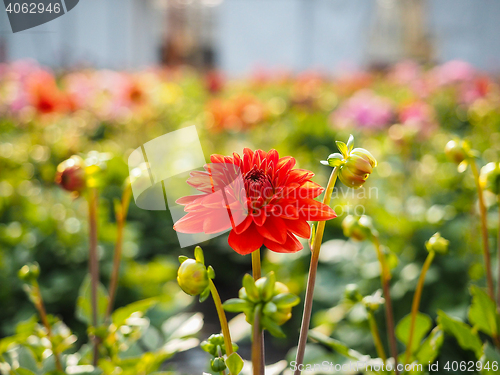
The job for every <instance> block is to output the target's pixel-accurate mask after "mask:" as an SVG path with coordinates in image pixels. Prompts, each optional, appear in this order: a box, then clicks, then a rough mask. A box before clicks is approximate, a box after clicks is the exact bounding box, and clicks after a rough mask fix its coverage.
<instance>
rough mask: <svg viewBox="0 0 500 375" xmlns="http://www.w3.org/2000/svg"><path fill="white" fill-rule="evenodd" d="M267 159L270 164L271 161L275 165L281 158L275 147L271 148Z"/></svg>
mask: <svg viewBox="0 0 500 375" xmlns="http://www.w3.org/2000/svg"><path fill="white" fill-rule="evenodd" d="M266 159H267V160H268V166H270V163H273V166H276V165H277V164H278V160H279V155H278V151H276V150H275V149H274V148H273V149H272V150H269V152H268V153H267V157H266Z"/></svg>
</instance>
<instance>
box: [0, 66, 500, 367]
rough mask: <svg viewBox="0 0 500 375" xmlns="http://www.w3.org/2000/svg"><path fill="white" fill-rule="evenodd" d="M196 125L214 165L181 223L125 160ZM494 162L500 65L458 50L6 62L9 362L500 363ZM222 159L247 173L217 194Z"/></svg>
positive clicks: (499, 181) (2, 242)
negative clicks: (318, 58) (185, 241)
mask: <svg viewBox="0 0 500 375" xmlns="http://www.w3.org/2000/svg"><path fill="white" fill-rule="evenodd" d="M191 125H195V126H196V130H197V132H198V135H199V138H200V141H201V146H202V149H203V152H204V155H205V158H206V161H207V163H209V164H208V166H209V167H206V168H205V170H203V171H198V172H194V173H192V175H191V177H190V178H189V179H188V180H187V184H189V185H190V186H191V187H194V188H195V189H197V191H198V193H199V194H200V195H196V196H189V195H187V196H186V197H184V198H182V201H178V203H179V204H181V205H182V206H183V207H184V210H185V212H186V213H187V215H186V216H185V217H184V218H183V219H181V220H179V221H178V222H176V223H174V221H173V220H172V217H171V215H170V213H169V212H168V211H165V210H163V211H162V210H158V211H148V210H143V209H141V208H139V207H138V206H137V205H136V203H135V200H134V198H133V194H132V193H131V190H130V178H131V177H130V176H129V167H128V164H127V162H128V159H129V156H130V155H131V153H132V152H133V151H134V150H135V149H137V148H138V147H140V146H141V145H143V144H145V143H147V142H148V141H150V140H152V139H155V138H157V137H159V136H162V135H164V134H166V133H169V132H173V131H175V130H179V129H182V128H185V127H187V126H191ZM351 135H352V136H351ZM336 141H337V142H336ZM499 161H500V82H499V81H498V80H497V79H496V77H491V76H488V75H486V74H483V73H481V72H479V71H476V70H475V69H474V68H473V67H472V66H470V65H468V64H467V63H465V62H461V61H451V62H448V63H445V64H443V65H439V66H435V67H422V66H420V65H417V64H415V63H412V62H402V63H399V64H397V65H395V66H393V67H391V68H390V69H388V70H387V71H376V72H368V71H351V72H345V73H344V74H340V75H336V76H331V75H328V74H323V73H321V72H304V73H299V74H297V73H290V72H286V71H271V70H269V71H265V70H259V71H256V72H255V73H253V74H252V75H250V76H249V77H246V78H236V79H235V78H228V77H225V76H224V75H223V74H221V73H219V72H216V71H211V72H206V73H203V74H202V73H199V72H195V71H193V70H190V69H188V68H182V69H181V68H179V69H166V68H155V69H153V68H152V69H148V70H143V71H139V72H117V71H109V70H91V69H79V70H74V71H65V72H54V71H51V70H50V69H48V68H46V67H43V66H40V65H38V64H36V63H34V62H31V61H18V62H14V63H11V64H5V65H0V285H1V288H0V306H1V308H0V373H2V374H9V375H25V374H28V375H30V374H36V375H38V374H40V375H45V374H52V375H60V374H106V375H112V374H124V375H128V374H130V375H135V374H201V373H202V372H203V371H204V372H206V373H211V374H219V373H225V374H233V375H236V374H238V373H240V371H241V373H248V374H251V373H253V374H255V375H256V374H263V367H264V365H266V366H269V368H268V369H267V370H266V374H281V373H283V374H292V373H294V371H295V370H297V369H294V368H293V366H292V365H290V363H291V362H292V363H295V366H296V367H297V368H298V367H299V366H298V365H299V364H300V365H301V366H303V367H301V368H300V370H307V369H309V370H311V371H312V370H313V369H314V364H322V363H323V362H324V361H327V362H328V363H333V364H340V365H342V364H344V363H349V361H351V362H356V361H362V362H366V363H369V364H371V365H372V367H371V368H370V369H368V368H364V369H361V370H359V371H358V372H357V371H353V372H349V371H347V372H345V373H353V374H354V373H363V374H375V373H377V374H382V373H383V374H389V373H396V374H427V373H431V372H432V373H439V374H445V373H470V372H468V371H471V370H467V368H468V367H469V366H470V365H471V364H472V366H473V367H472V369H473V370H474V371H476V373H488V374H489V373H499V371H498V365H499V364H498V362H500V349H499V348H500V341H499V337H500V324H499V322H500V315H499V313H498V311H500V309H499V308H498V306H500V282H499V279H500V277H499V270H500V269H499V268H498V266H497V263H498V259H499V258H498V255H497V252H498V251H500V244H499V241H498V235H499V233H500V231H499V227H500V219H499V209H498V204H499V202H500V200H499V193H500V166H499V164H498V163H499ZM210 166H211V167H210ZM228 166H230V169H231V170H232V168H236V169H238V170H239V172H241V174H242V176H243V182H242V185H241V186H238V188H236V189H234V191H231V192H230V194H228V196H229V198H227V197H226V195H224V200H221V199H220V200H219V201H217V202H216V201H214V200H213V199H212V196H211V193H213V192H214V178H213V176H215V175H216V174H217V173H216V172H220V173H221V174H224V176H225V177H224V178H226V179H227V178H228V177H227V176H228V174H227V173H229V172H227V170H226V169H227V168H228ZM216 167H220V168H221V170H220V171H217V168H216ZM214 168H215V170H214ZM226 179H222V180H223V181H222V182H221V183H222V185H224V186H226V185H228V184H229V183H230V182H231V181H232V180H233V179H230V181H228V180H226ZM216 185H217V180H216V182H215V186H216ZM325 191H326V193H325ZM233 193H234V194H233ZM294 194H298V197H297V195H294ZM243 196H244V197H243ZM200 197H201V198H200ZM227 199H229V200H230V202H229V203H228V201H227ZM231 199H233V200H234V201H231ZM129 201H130V203H129ZM232 202H239V203H241V202H243V203H241V205H242V206H241V207H240V208H241V210H240V211H241V212H244V213H245V215H246V216H245V215H243V216H244V217H243V218H242V219H241V220H240V221H238V223H237V224H235V223H234V222H231V223H230V224H227V223H226V224H227V225H222V224H221V223H220V222H218V221H217V220H216V218H217V217H218V216H219V215H224V214H226V211H227V210H229V208H228V207H229V206H231V203H232ZM285 206H286V207H294V209H295V208H296V209H297V212H295V211H293V212H292V213H286V210H285V209H283V210H281V213H280V214H276V212H277V209H278V208H279V207H281V208H283V207H285ZM231 207H232V206H231ZM234 212H235V211H233V214H234ZM283 212H285V213H283ZM235 218H236V216H235ZM174 224H175V225H174ZM222 230H225V231H227V232H226V233H224V234H222V235H219V236H216V237H214V238H212V239H211V240H209V241H205V242H202V243H199V246H200V247H201V248H202V249H203V250H201V248H196V250H195V246H190V247H186V248H181V247H180V245H179V240H178V237H177V233H176V231H177V232H180V233H199V232H205V233H212V234H213V233H216V232H220V231H222ZM497 249H498V250H497ZM499 254H500V253H499ZM179 257H180V258H179ZM178 258H179V260H180V261H181V263H179V260H178ZM260 276H262V277H260ZM242 286H243V287H242ZM240 288H241V289H240ZM306 289H307V292H306ZM313 291H314V295H313V294H312V292H313ZM198 295H199V297H198ZM210 296H211V297H210ZM237 297H238V298H237ZM217 298H219V300H218V301H217ZM212 299H213V301H214V302H215V306H214V303H213V302H212ZM200 300H201V301H203V302H199V301H200ZM308 316H309V318H310V322H309V320H308V318H307V317H308ZM225 320H227V321H229V323H227V322H225ZM301 327H302V328H301ZM308 328H310V330H308ZM221 332H222V334H220V333H221ZM229 332H230V335H231V337H232V342H231V338H230V337H228V336H229ZM299 332H300V333H299ZM211 335H212V336H211ZM262 336H264V339H262ZM262 342H265V345H261V343H262ZM306 342H307V346H305V343H306ZM236 344H237V345H236ZM297 346H298V350H297ZM297 352H299V354H298V355H296V353H297ZM300 353H302V354H300ZM264 354H265V357H264ZM301 355H302V356H303V358H302V359H301V358H300V357H301ZM241 359H243V360H244V361H241ZM263 359H264V360H263ZM293 361H295V362H293ZM433 363H439V367H435V368H432V367H431V368H430V367H429V366H430V365H431V364H433ZM307 364H309V365H310V367H309V368H308V367H306V365H307ZM398 364H399V365H401V366H402V368H401V369H399V368H398ZM409 364H415V365H417V367H416V369H412V370H411V371H409V370H408V369H407V368H405V366H404V365H409ZM447 364H448V366H449V368H448V369H447V368H446V367H445V366H446V365H447ZM461 364H467V366H466V368H465V369H464V367H463V366H462V367H460V366H461ZM382 365H384V366H386V370H382V369H381V368H380V367H374V366H382ZM418 365H421V368H419V367H418ZM241 366H243V367H242V368H241ZM387 366H388V367H387ZM391 366H392V367H391ZM453 366H458V367H456V368H455V367H453ZM387 368H389V369H387ZM297 371H298V372H297ZM297 371H295V373H296V374H297V373H300V371H299V370H297ZM321 371H323V372H321ZM304 373H313V372H304ZM316 373H318V374H319V373H329V372H328V371H326V370H325V369H322V370H320V369H319V368H316ZM330 373H331V372H330ZM338 373H341V372H338Z"/></svg>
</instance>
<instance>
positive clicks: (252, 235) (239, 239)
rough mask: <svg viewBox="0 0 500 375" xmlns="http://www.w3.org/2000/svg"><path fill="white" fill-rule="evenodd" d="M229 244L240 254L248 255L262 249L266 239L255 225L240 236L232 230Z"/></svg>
mask: <svg viewBox="0 0 500 375" xmlns="http://www.w3.org/2000/svg"><path fill="white" fill-rule="evenodd" d="M228 243H229V246H231V248H232V249H233V250H234V251H236V252H237V253H238V254H241V255H247V254H250V253H252V252H254V251H255V250H257V249H260V247H261V246H262V244H263V243H264V237H262V236H261V235H260V233H259V232H258V231H257V229H256V227H255V224H252V225H250V226H249V227H248V228H247V230H245V231H244V232H242V233H240V234H237V233H236V232H235V231H234V230H232V231H231V232H230V233H229V238H228Z"/></svg>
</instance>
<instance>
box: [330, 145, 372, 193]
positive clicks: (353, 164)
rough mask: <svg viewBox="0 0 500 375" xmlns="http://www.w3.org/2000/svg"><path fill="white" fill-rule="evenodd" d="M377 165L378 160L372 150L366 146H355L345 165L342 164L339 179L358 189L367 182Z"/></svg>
mask: <svg viewBox="0 0 500 375" xmlns="http://www.w3.org/2000/svg"><path fill="white" fill-rule="evenodd" d="M376 166H377V161H376V160H375V158H374V157H373V155H372V154H370V152H368V151H367V150H365V149H364V148H355V149H354V150H352V151H351V152H350V154H349V156H348V157H347V160H346V161H345V163H344V165H342V166H340V171H339V179H340V181H342V183H343V184H344V185H346V186H348V187H351V188H354V189H357V188H359V187H361V186H362V185H363V184H364V183H365V181H366V179H367V178H368V176H369V175H370V174H371V173H372V172H373V168H375V167H376Z"/></svg>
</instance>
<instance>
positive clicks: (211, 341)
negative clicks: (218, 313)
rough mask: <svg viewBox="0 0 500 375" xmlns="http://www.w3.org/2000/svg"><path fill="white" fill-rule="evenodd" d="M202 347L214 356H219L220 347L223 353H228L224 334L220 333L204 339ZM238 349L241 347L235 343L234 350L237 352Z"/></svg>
mask: <svg viewBox="0 0 500 375" xmlns="http://www.w3.org/2000/svg"><path fill="white" fill-rule="evenodd" d="M200 347H201V349H202V350H203V351H205V352H207V353H209V354H210V355H212V356H213V357H218V356H219V349H220V354H221V355H225V354H226V347H225V345H224V336H223V335H222V334H220V333H218V334H213V335H210V337H209V338H208V339H207V340H205V341H203V342H202V343H201V344H200ZM238 349H239V347H238V345H236V344H234V343H233V352H236V351H237V350H238Z"/></svg>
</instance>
